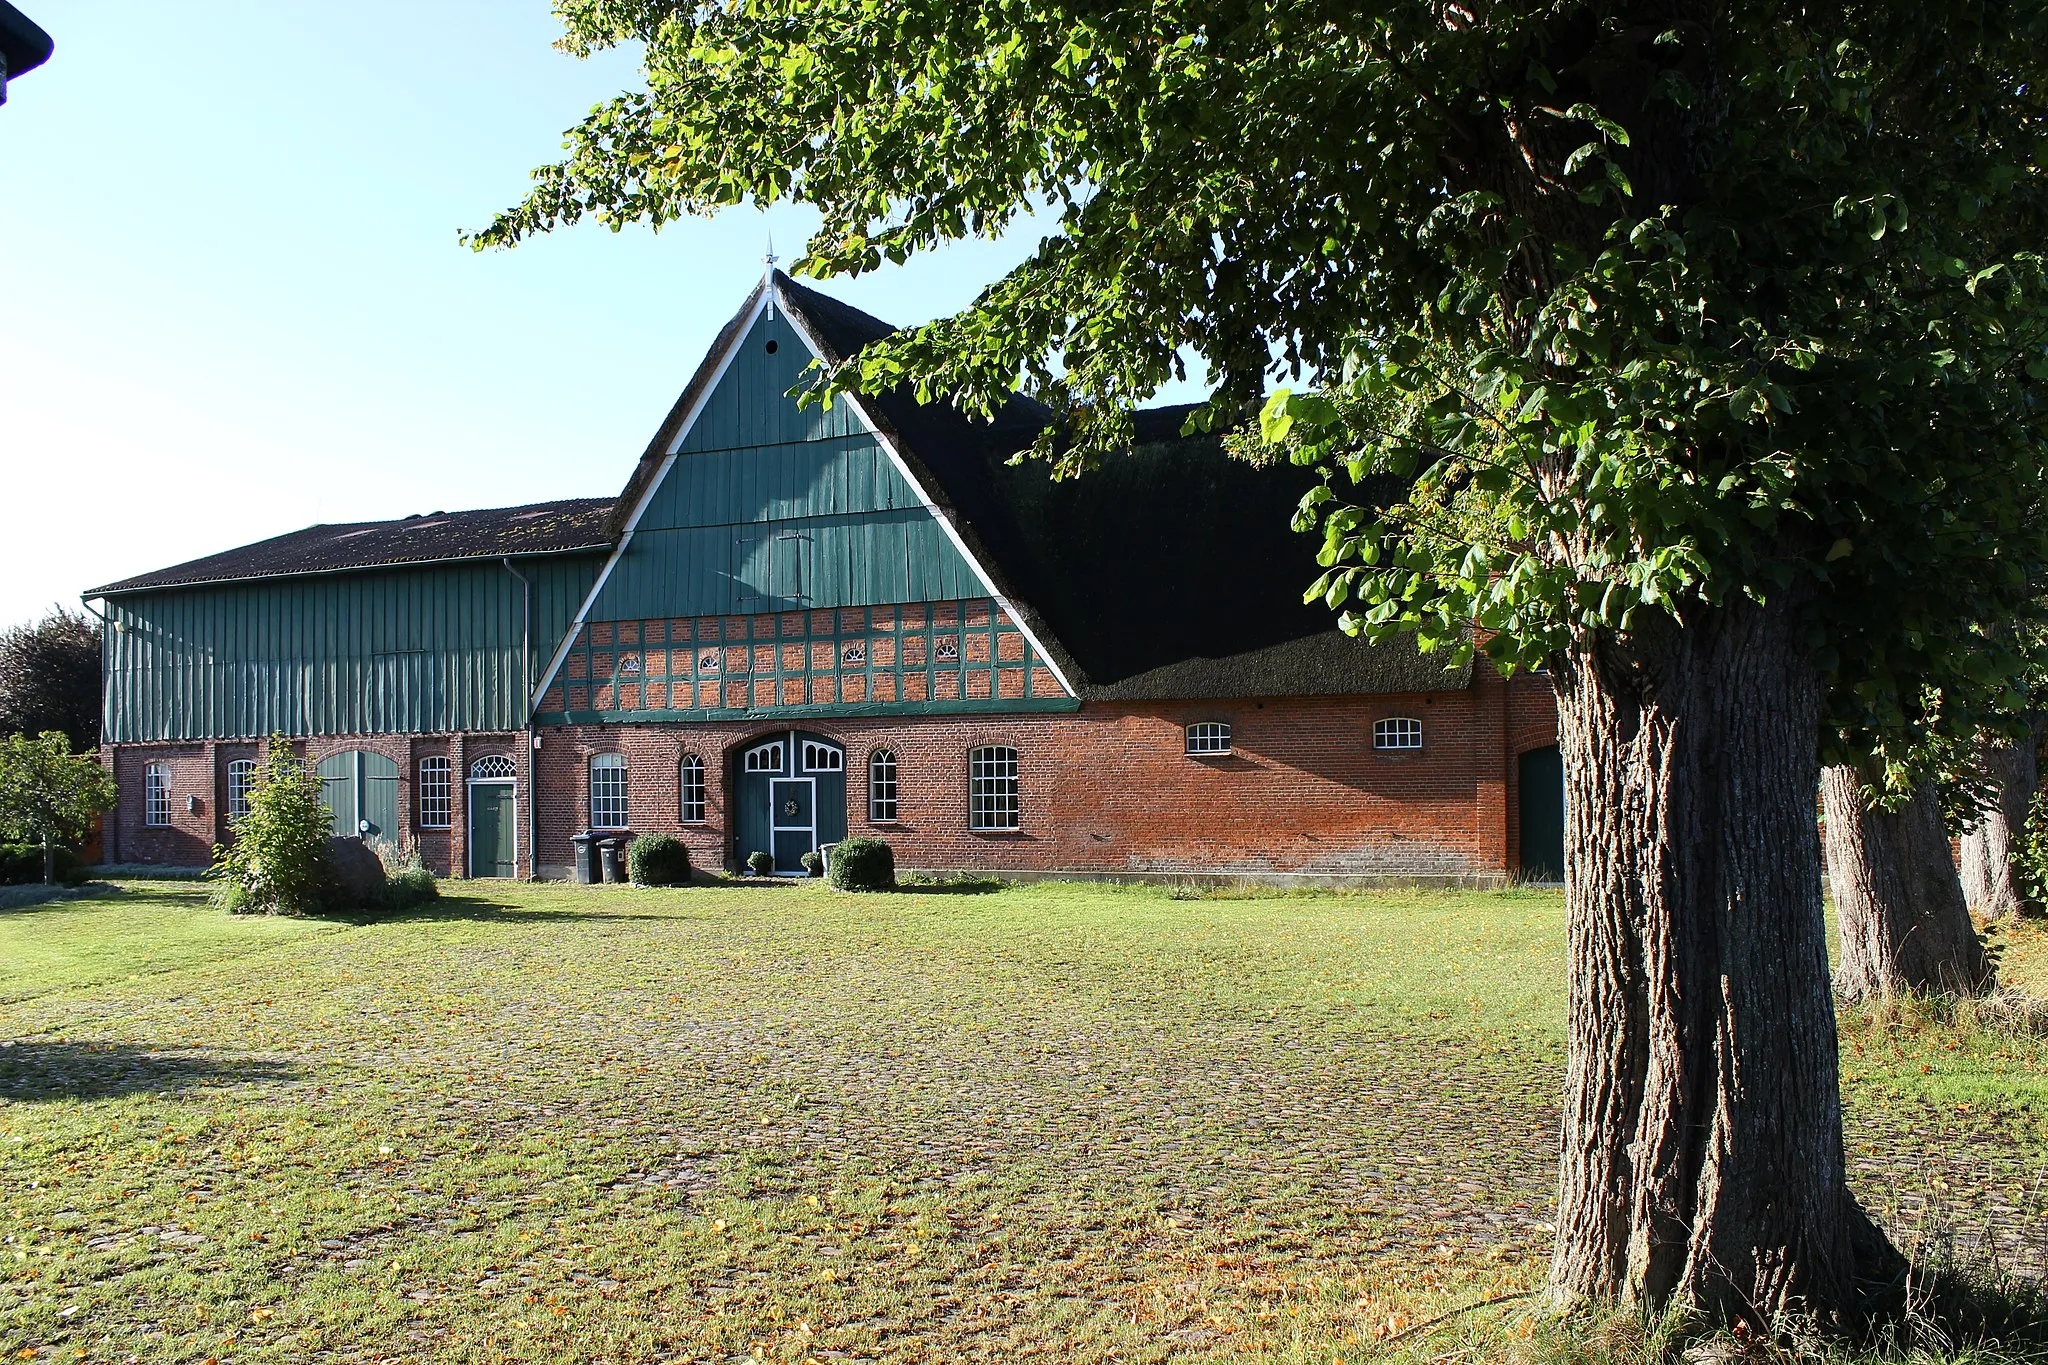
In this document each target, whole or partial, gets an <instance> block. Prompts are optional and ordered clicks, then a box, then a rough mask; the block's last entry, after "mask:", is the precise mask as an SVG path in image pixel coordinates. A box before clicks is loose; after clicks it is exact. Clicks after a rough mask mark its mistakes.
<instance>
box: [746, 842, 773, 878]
mask: <svg viewBox="0 0 2048 1365" xmlns="http://www.w3.org/2000/svg"><path fill="white" fill-rule="evenodd" d="M747 871H749V872H751V873H753V874H754V875H755V876H756V877H772V876H774V875H775V855H774V854H772V853H768V852H765V851H763V850H761V849H758V848H757V849H755V850H754V851H753V852H752V853H749V854H748V855H747Z"/></svg>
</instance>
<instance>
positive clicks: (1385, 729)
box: [1372, 716, 1422, 754]
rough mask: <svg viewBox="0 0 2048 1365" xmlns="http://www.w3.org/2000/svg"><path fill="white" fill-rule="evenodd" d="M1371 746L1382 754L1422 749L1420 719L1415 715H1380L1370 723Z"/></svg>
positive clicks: (1411, 751)
mask: <svg viewBox="0 0 2048 1365" xmlns="http://www.w3.org/2000/svg"><path fill="white" fill-rule="evenodd" d="M1372 747H1373V748H1374V749H1376V750H1378V751H1379V752H1381V753H1384V754H1413V753H1420V752H1421V751H1422V721H1421V720H1420V719H1418V718H1417V717H1415V716H1382V717H1380V719H1378V720H1376V721H1374V722H1373V723H1372Z"/></svg>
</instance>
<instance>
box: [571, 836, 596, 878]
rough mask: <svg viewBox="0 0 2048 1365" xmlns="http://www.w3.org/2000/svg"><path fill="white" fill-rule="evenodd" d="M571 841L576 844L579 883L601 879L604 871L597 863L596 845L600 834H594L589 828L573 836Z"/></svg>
mask: <svg viewBox="0 0 2048 1365" xmlns="http://www.w3.org/2000/svg"><path fill="white" fill-rule="evenodd" d="M569 842H570V843H572V844H574V845H576V881H577V883H578V884H579V885H582V886H588V885H590V884H591V883H592V882H594V881H598V880H600V879H601V878H602V877H603V876H604V873H603V872H601V871H600V870H599V869H598V865H597V856H598V855H597V849H596V847H595V845H596V844H597V842H598V836H597V835H595V834H592V833H591V832H590V831H589V830H585V831H583V833H581V834H578V835H576V836H574V837H573V838H571V839H570V840H569Z"/></svg>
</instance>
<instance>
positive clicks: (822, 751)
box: [804, 739, 846, 773]
mask: <svg viewBox="0 0 2048 1365" xmlns="http://www.w3.org/2000/svg"><path fill="white" fill-rule="evenodd" d="M845 770H846V755H845V753H843V752H842V751H841V750H840V749H839V748H838V747H837V746H835V745H831V744H820V743H818V742H817V741H816V740H811V739H807V740H805V741H804V771H805V772H807V773H837V772H844V771H845Z"/></svg>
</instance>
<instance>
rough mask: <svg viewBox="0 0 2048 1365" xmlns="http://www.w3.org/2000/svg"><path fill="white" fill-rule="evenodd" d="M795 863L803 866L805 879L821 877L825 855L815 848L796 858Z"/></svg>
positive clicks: (823, 871)
mask: <svg viewBox="0 0 2048 1365" xmlns="http://www.w3.org/2000/svg"><path fill="white" fill-rule="evenodd" d="M797 862H798V863H800V864H802V865H803V869H804V875H805V876H806V877H822V876H823V875H824V874H825V855H824V854H822V853H820V852H818V850H816V849H815V848H814V849H812V850H811V851H810V852H809V853H806V854H805V855H804V856H803V857H801V858H798V859H797Z"/></svg>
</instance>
